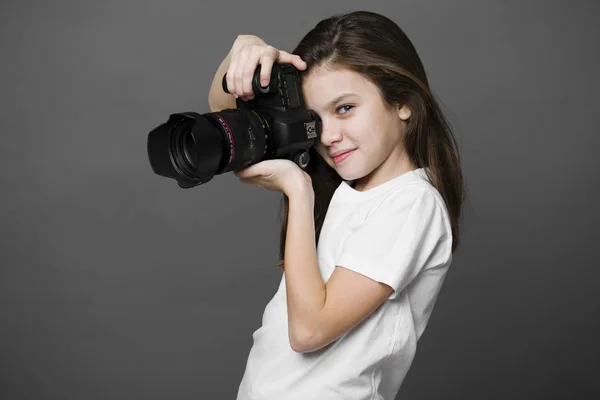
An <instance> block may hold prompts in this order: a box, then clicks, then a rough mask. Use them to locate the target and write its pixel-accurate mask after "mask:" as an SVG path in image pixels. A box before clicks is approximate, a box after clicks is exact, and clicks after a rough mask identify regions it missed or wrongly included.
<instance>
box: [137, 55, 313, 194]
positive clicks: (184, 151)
mask: <svg viewBox="0 0 600 400" xmlns="http://www.w3.org/2000/svg"><path fill="white" fill-rule="evenodd" d="M260 68H261V66H260V65H259V66H258V67H257V69H256V70H255V72H254V75H253V80H252V90H253V92H254V99H252V100H248V101H242V100H240V99H236V107H237V109H226V110H221V111H218V112H211V113H205V114H198V113H195V112H185V113H177V114H172V115H171V116H170V117H169V120H168V121H167V122H165V123H164V124H162V125H160V126H158V127H157V128H155V129H153V130H152V131H151V132H150V133H149V134H148V144H147V146H148V157H149V159H150V165H151V167H152V169H153V171H154V173H156V174H157V175H161V176H165V177H168V178H173V179H175V180H177V182H178V184H179V186H180V187H182V188H191V187H194V186H198V185H201V184H203V183H206V182H208V181H210V180H211V179H212V178H213V177H214V176H215V175H220V174H223V173H225V172H229V171H237V170H240V169H243V168H246V167H248V166H250V165H252V164H255V163H257V162H260V161H263V160H269V159H289V160H291V161H293V162H295V163H296V164H297V165H298V166H299V167H300V168H302V169H305V168H306V166H307V165H308V163H309V161H310V160H309V155H308V150H309V149H310V148H311V147H312V146H314V144H315V143H316V142H317V140H319V137H320V135H321V120H320V118H319V117H318V115H317V114H316V113H314V112H313V111H311V110H309V109H307V108H306V107H305V103H304V97H303V95H302V86H301V82H300V74H299V72H298V70H297V69H296V68H295V67H294V66H293V65H292V64H278V63H276V64H273V68H272V71H271V79H270V81H269V85H268V86H267V87H261V86H260ZM222 85H223V90H224V91H225V92H226V93H228V91H227V84H226V76H223V81H222Z"/></svg>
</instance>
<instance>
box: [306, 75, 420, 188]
mask: <svg viewBox="0 0 600 400" xmlns="http://www.w3.org/2000/svg"><path fill="white" fill-rule="evenodd" d="M302 91H303V94H304V99H305V102H306V107H307V108H309V109H312V110H313V111H315V112H316V113H317V114H318V115H319V117H320V118H321V120H322V123H323V127H322V132H321V140H320V142H319V143H317V144H316V145H315V150H316V151H317V152H318V153H319V155H320V156H321V157H322V158H323V159H324V160H325V161H326V162H327V163H328V164H329V165H330V166H331V167H332V168H334V169H335V170H336V171H337V173H338V174H339V175H340V177H341V178H342V179H343V180H357V182H356V186H355V188H356V189H357V190H366V189H369V188H371V187H375V186H378V185H379V184H381V183H384V182H386V181H387V180H389V179H391V178H393V177H395V176H398V175H400V174H402V173H404V172H408V171H411V170H413V169H415V168H414V166H413V165H411V164H410V162H409V160H408V159H407V157H406V156H405V152H404V148H403V145H402V142H401V139H402V136H403V134H404V129H405V125H406V120H408V118H409V117H410V109H409V108H408V107H407V106H403V107H399V108H395V109H392V110H388V109H386V107H385V105H384V103H383V99H382V98H381V95H380V93H379V90H378V88H377V86H375V85H374V84H373V83H371V82H370V81H369V80H367V79H366V78H364V77H363V76H362V75H360V74H358V73H356V72H354V71H350V70H347V69H329V68H318V69H315V70H313V71H311V72H310V73H309V74H308V75H307V76H306V77H304V78H303V80H302ZM348 150H351V152H350V153H348V154H346V155H345V156H342V157H335V155H336V153H339V152H344V151H348Z"/></svg>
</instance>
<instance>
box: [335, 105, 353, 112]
mask: <svg viewBox="0 0 600 400" xmlns="http://www.w3.org/2000/svg"><path fill="white" fill-rule="evenodd" d="M353 107H354V106H351V105H349V104H346V105H343V106H341V107H338V109H337V111H338V113H339V111H340V110H342V109H347V111H346V112H343V113H341V114H347V113H348V111H350V109H352V108H353Z"/></svg>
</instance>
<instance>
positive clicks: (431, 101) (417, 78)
mask: <svg viewBox="0 0 600 400" xmlns="http://www.w3.org/2000/svg"><path fill="white" fill-rule="evenodd" d="M293 53H294V54H298V55H299V56H300V57H302V59H303V60H304V61H305V62H306V64H307V68H306V69H305V70H304V71H301V76H303V77H304V76H307V75H308V74H309V73H310V71H311V70H314V69H315V68H319V67H322V66H328V67H332V66H333V67H336V66H337V67H342V68H345V69H348V70H351V71H354V72H357V73H359V74H361V75H362V76H364V77H365V78H366V79H368V80H369V81H371V82H372V83H373V84H375V85H376V86H377V87H378V88H379V91H380V93H381V95H382V98H383V100H384V104H385V105H386V106H387V107H393V106H398V105H403V104H406V105H408V106H409V107H410V109H411V117H410V118H409V120H408V122H407V125H406V131H405V137H404V145H405V150H406V153H407V156H408V157H409V159H410V161H411V162H412V163H413V164H414V165H415V166H416V167H417V168H423V167H427V169H426V170H425V171H426V173H427V176H428V178H429V180H430V182H431V183H432V185H433V186H434V187H435V188H436V189H437V190H438V191H439V193H440V194H441V196H442V198H443V199H444V202H445V204H446V207H447V209H448V213H449V215H450V224H451V227H452V252H453V253H454V251H456V249H457V247H458V245H459V219H460V214H461V207H462V204H463V202H464V200H465V197H466V196H465V189H464V183H463V175H462V171H461V165H460V155H459V152H458V146H457V144H456V140H455V138H454V136H453V134H452V130H451V128H450V126H449V124H448V122H447V120H446V118H445V117H444V115H443V113H442V111H441V109H440V106H439V104H438V102H437V101H436V99H435V97H434V95H433V94H432V92H431V90H430V89H429V83H428V81H427V76H426V74H425V69H424V67H423V64H422V63H421V60H420V58H419V55H418V54H417V51H416V50H415V48H414V46H413V44H412V43H411V41H410V40H409V38H408V37H407V36H406V34H405V33H404V32H403V31H402V30H401V29H400V27H399V26H398V25H396V23H394V22H393V21H392V20H390V19H389V18H387V17H385V16H382V15H379V14H376V13H373V12H368V11H356V12H352V13H344V14H337V15H334V16H332V17H330V18H327V19H324V20H322V21H320V22H319V23H318V24H317V25H316V26H315V27H314V28H313V29H312V30H311V31H310V32H308V33H307V34H306V35H305V36H304V38H303V39H302V40H301V41H300V43H299V44H298V46H297V47H296V49H295V50H294V51H293ZM309 154H310V163H309V166H308V167H307V169H306V172H307V173H308V174H309V175H310V176H311V179H312V184H313V189H314V192H315V210H314V218H315V233H316V235H315V240H316V243H318V241H319V234H320V232H321V227H322V225H323V221H324V219H325V214H326V212H327V208H328V206H329V203H330V201H331V198H332V196H333V193H334V192H335V190H336V188H337V187H338V186H339V185H340V184H341V182H342V178H341V177H340V176H339V175H338V174H337V172H336V171H335V170H334V169H333V168H331V167H330V166H329V164H327V163H326V162H325V160H323V159H322V158H321V157H320V156H319V155H318V153H317V152H316V150H315V149H314V147H313V148H311V149H310V150H309ZM288 207H289V199H288V198H287V196H285V195H284V194H282V203H281V214H280V218H281V220H282V225H281V240H280V248H279V257H280V261H279V263H278V264H277V266H278V267H283V264H284V253H285V239H286V232H287V214H288Z"/></svg>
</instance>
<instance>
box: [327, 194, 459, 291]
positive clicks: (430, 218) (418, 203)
mask: <svg viewBox="0 0 600 400" xmlns="http://www.w3.org/2000/svg"><path fill="white" fill-rule="evenodd" d="M445 221H446V216H445V208H444V207H442V205H441V204H440V203H439V201H438V199H437V198H436V196H435V194H434V193H433V192H432V191H431V190H430V189H428V188H422V189H421V188H418V190H417V189H411V192H409V193H407V192H404V193H398V194H393V195H390V196H388V197H387V198H386V199H385V201H384V202H383V203H382V204H381V206H379V207H378V208H377V209H376V210H375V211H373V212H372V213H371V215H370V216H369V217H367V218H366V220H365V221H364V223H362V224H361V225H359V226H358V227H356V228H354V229H352V230H351V231H350V232H349V233H348V234H347V235H346V236H345V239H342V242H341V251H340V253H339V257H338V260H337V261H336V263H335V265H336V266H341V267H344V268H347V269H350V270H352V271H355V272H358V273H360V274H362V275H365V276H367V277H369V278H371V279H373V280H376V281H378V282H382V283H385V284H387V285H389V286H391V287H392V288H393V289H394V291H393V292H392V293H391V294H390V296H389V297H388V298H389V299H393V298H395V297H396V296H397V295H398V293H400V292H401V291H402V290H403V289H404V288H405V287H406V286H407V285H408V284H409V283H411V281H412V280H413V279H414V278H415V277H416V276H417V275H418V274H419V272H420V271H422V270H423V269H424V268H426V267H427V266H428V265H430V264H432V263H434V264H435V263H437V264H439V263H441V262H444V260H443V259H444V258H446V257H448V254H447V253H448V250H447V249H448V247H449V246H444V244H445V243H446V242H445V239H448V233H447V231H448V229H447V228H446V226H447V225H446V223H445Z"/></svg>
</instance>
